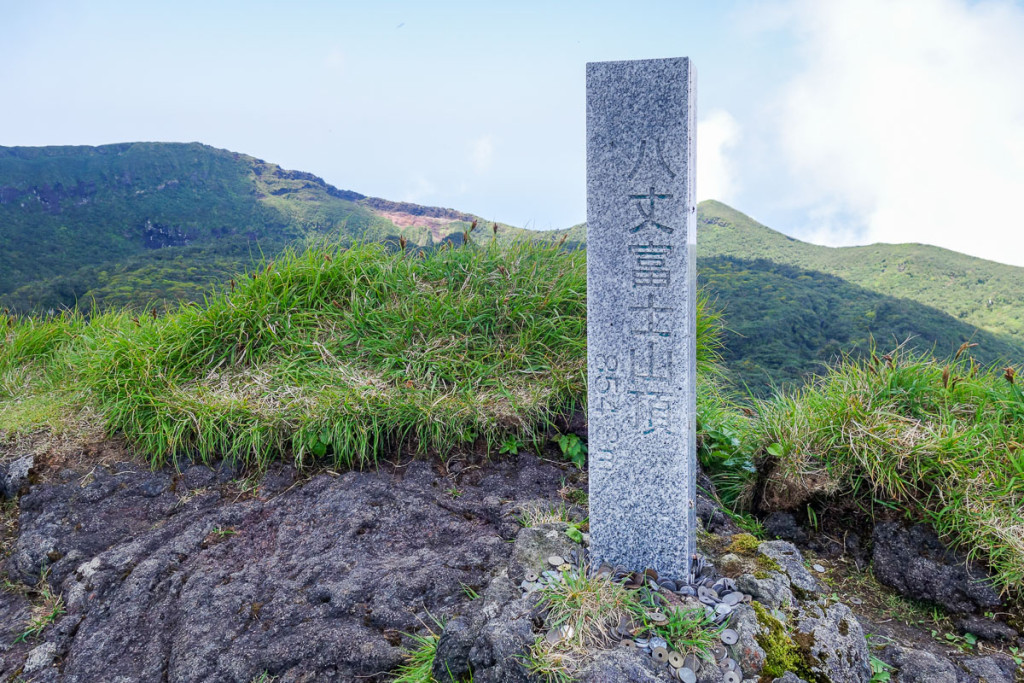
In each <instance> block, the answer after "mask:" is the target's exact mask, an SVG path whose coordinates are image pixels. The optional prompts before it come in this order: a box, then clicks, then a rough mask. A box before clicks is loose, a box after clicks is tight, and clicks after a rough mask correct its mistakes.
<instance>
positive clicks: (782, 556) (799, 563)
mask: <svg viewBox="0 0 1024 683" xmlns="http://www.w3.org/2000/svg"><path fill="white" fill-rule="evenodd" d="M757 552H758V554H759V555H764V556H765V557H768V558H769V559H771V560H773V561H774V562H775V563H776V564H778V565H779V567H780V568H781V569H782V571H783V572H784V573H785V574H786V576H788V577H789V582H790V585H792V587H793V590H794V592H795V593H796V597H798V598H801V599H803V598H804V597H805V596H811V597H813V594H815V593H817V592H818V591H819V590H821V587H820V586H819V585H818V581H817V580H816V579H815V578H814V577H813V576H811V573H810V572H809V571H807V567H805V566H804V556H803V555H801V554H800V551H799V550H797V548H796V546H795V545H793V544H792V543H790V542H788V541H766V542H764V543H762V544H761V545H759V546H758V547H757Z"/></svg>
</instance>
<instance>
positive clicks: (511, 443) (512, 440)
mask: <svg viewBox="0 0 1024 683" xmlns="http://www.w3.org/2000/svg"><path fill="white" fill-rule="evenodd" d="M523 447H524V444H523V442H522V441H520V440H519V439H517V438H516V437H514V436H509V437H506V438H505V439H503V440H502V442H501V446H500V447H499V448H498V452H499V453H502V454H509V455H519V451H520V450H521V449H522V448H523Z"/></svg>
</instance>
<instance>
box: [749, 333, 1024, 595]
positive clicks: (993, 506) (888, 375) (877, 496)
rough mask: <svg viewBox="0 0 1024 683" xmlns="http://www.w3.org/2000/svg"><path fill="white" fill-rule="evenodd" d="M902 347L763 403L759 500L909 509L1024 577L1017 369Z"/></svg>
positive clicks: (1022, 421) (1006, 578) (1009, 577)
mask: <svg viewBox="0 0 1024 683" xmlns="http://www.w3.org/2000/svg"><path fill="white" fill-rule="evenodd" d="M964 351H965V349H964V348H961V352H960V353H959V354H958V355H957V357H956V358H954V359H953V360H952V361H950V362H938V361H935V360H933V359H930V358H927V357H924V356H918V355H913V354H908V353H904V352H902V351H901V350H899V349H898V350H896V351H894V352H893V353H891V354H887V355H886V356H883V357H882V358H878V357H877V356H875V355H872V357H871V358H870V359H867V360H863V361H861V360H853V359H846V360H845V361H844V362H842V363H841V364H840V365H838V366H837V367H836V368H835V369H834V370H833V371H831V372H830V373H828V374H827V375H825V376H824V377H822V378H820V379H819V380H818V381H817V382H816V383H814V384H813V385H811V386H808V387H805V388H804V389H801V390H799V391H796V392H793V393H791V394H788V395H785V396H781V397H777V398H776V399H773V400H771V401H766V402H763V403H761V404H760V406H759V409H760V413H761V415H760V419H759V420H758V421H757V422H755V423H753V425H752V429H753V438H754V441H755V442H756V443H757V444H758V447H759V449H760V453H761V454H762V455H763V457H764V458H765V463H764V465H763V467H764V469H766V470H767V472H766V474H767V478H766V481H765V482H764V483H765V491H764V495H765V496H766V498H767V499H768V501H769V503H770V504H771V505H773V506H787V505H788V506H790V507H796V506H800V505H802V504H804V503H805V502H806V501H808V500H810V499H812V498H814V497H815V496H828V495H839V494H843V495H846V494H850V495H854V496H857V497H860V498H861V499H862V500H865V501H867V502H871V503H874V504H883V505H888V506H890V507H895V508H897V509H903V510H906V512H907V514H908V515H909V516H910V517H912V518H916V519H924V520H927V521H929V522H931V524H932V525H933V526H934V527H935V528H936V530H937V531H938V532H939V533H940V534H942V535H944V536H945V537H946V538H947V539H949V540H950V541H952V542H953V543H954V544H955V545H958V546H960V547H962V548H964V549H966V550H967V551H968V552H969V553H970V554H971V555H972V556H974V557H978V558H980V559H983V560H984V561H985V562H987V563H988V564H989V566H990V567H992V569H993V570H995V572H996V576H997V578H998V580H999V582H1000V583H1001V584H1002V585H1003V586H1004V587H1011V586H1016V587H1018V588H1019V587H1020V585H1021V582H1022V581H1024V393H1022V391H1021V386H1020V377H1015V376H1014V373H1013V371H1012V370H1010V369H1006V370H997V369H990V370H982V369H980V368H978V366H976V365H975V363H974V361H973V360H972V359H971V358H969V357H968V355H967V354H965V353H963V352H964Z"/></svg>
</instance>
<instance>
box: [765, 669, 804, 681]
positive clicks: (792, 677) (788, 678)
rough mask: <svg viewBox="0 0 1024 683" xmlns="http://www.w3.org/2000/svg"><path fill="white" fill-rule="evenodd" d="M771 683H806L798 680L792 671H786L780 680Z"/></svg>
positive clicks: (800, 679)
mask: <svg viewBox="0 0 1024 683" xmlns="http://www.w3.org/2000/svg"><path fill="white" fill-rule="evenodd" d="M772 683H807V681H805V680H804V679H802V678H800V677H799V676H797V675H796V674H795V673H793V672H792V671H787V672H786V673H785V674H783V675H782V676H781V677H780V678H776V679H775V680H773V681H772Z"/></svg>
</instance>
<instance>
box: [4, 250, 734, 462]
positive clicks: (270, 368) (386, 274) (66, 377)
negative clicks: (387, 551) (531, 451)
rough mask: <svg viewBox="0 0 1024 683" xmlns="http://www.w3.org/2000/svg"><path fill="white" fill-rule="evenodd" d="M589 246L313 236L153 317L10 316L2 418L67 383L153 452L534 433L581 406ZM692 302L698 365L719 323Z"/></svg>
mask: <svg viewBox="0 0 1024 683" xmlns="http://www.w3.org/2000/svg"><path fill="white" fill-rule="evenodd" d="M585 258H586V256H585V253H584V252H579V251H576V252H567V251H563V250H560V249H558V247H557V245H555V244H550V243H538V242H536V241H534V242H520V243H514V244H512V245H509V246H504V247H500V246H498V245H497V244H496V243H492V244H489V245H487V246H486V247H478V246H475V245H468V246H463V247H459V248H454V249H450V248H449V249H441V250H438V251H435V252H433V253H431V254H423V253H418V254H415V255H414V254H406V253H404V252H403V251H401V250H394V249H388V248H386V247H384V246H382V245H379V244H362V245H356V246H354V247H352V248H347V249H341V248H335V249H329V248H323V247H320V248H311V249H308V250H306V251H304V252H302V253H295V252H289V253H286V254H285V255H283V256H282V257H280V258H279V259H277V260H276V261H275V262H273V263H270V264H266V265H265V266H263V267H262V268H260V269H259V270H258V272H255V273H253V274H252V275H251V276H250V277H247V278H244V279H239V280H238V281H237V282H235V281H232V282H230V283H229V284H228V285H227V286H226V287H224V288H223V291H221V292H219V293H216V294H214V295H211V296H210V298H209V299H208V300H207V301H206V302H205V303H204V304H203V305H201V306H200V305H185V306H182V307H181V308H180V309H179V310H177V311H175V312H172V313H169V314H166V315H163V316H155V315H154V316H150V315H148V314H146V315H140V316H137V317H136V316H133V315H131V314H130V313H127V312H120V313H108V314H103V315H94V316H92V317H91V318H88V319H87V318H86V317H83V316H79V315H71V314H67V315H63V316H59V317H58V318H55V319H49V320H31V319H29V320H19V321H14V320H13V319H11V320H7V321H6V322H7V324H8V326H9V328H11V330H12V331H9V332H8V344H7V345H6V346H5V350H4V352H3V355H0V391H3V392H5V393H3V394H0V401H3V400H4V399H5V398H10V399H12V400H10V401H7V402H6V403H5V404H2V405H0V430H3V429H5V428H6V429H8V430H11V429H15V428H17V429H25V428H31V427H33V426H36V425H34V424H33V420H38V419H39V416H38V415H36V414H35V413H28V414H26V413H25V411H24V410H20V412H19V411H18V410H16V409H14V408H13V407H12V404H15V403H17V404H20V405H23V404H24V402H25V401H26V400H27V401H28V402H29V403H32V402H33V401H41V402H43V403H45V404H49V405H52V404H53V403H54V401H55V396H56V395H62V396H65V397H66V395H67V392H69V391H71V390H72V389H74V390H76V391H78V392H79V393H78V394H76V397H77V398H78V399H80V400H83V401H89V402H91V404H92V405H94V406H95V408H96V409H97V410H98V411H99V413H100V414H101V415H102V416H103V418H104V420H105V423H106V426H107V428H108V430H109V431H111V432H115V431H119V432H122V433H123V434H124V435H125V436H126V437H127V438H128V439H129V440H130V441H131V442H132V443H133V444H135V445H136V446H137V447H138V448H139V450H140V451H141V452H142V453H144V454H145V455H146V456H147V457H148V458H149V459H150V460H151V461H152V463H153V464H154V465H160V464H162V463H164V462H166V461H167V460H168V459H169V458H171V457H172V456H175V455H188V456H191V457H198V458H199V459H202V460H211V459H214V458H219V457H233V458H236V459H239V460H241V461H243V462H245V463H249V464H254V465H257V466H263V465H266V464H267V462H269V461H270V460H271V459H273V458H276V457H282V456H284V457H293V458H295V460H296V461H297V462H299V463H301V462H303V461H304V460H306V459H307V458H308V457H309V456H311V455H312V456H317V457H323V456H326V457H329V458H330V459H331V460H332V461H333V462H334V463H335V464H337V465H339V466H346V467H350V466H360V465H363V464H366V463H372V462H373V461H374V460H375V459H376V458H377V457H379V456H380V455H381V454H382V453H388V452H389V451H390V450H391V449H394V448H397V447H398V446H399V445H401V444H409V443H411V444H412V445H413V446H415V447H417V448H419V449H420V450H424V451H437V452H439V453H445V452H446V451H448V450H450V449H451V448H453V447H455V446H457V445H459V444H461V443H466V442H470V441H475V440H477V439H482V440H483V442H484V443H485V444H486V445H487V446H488V447H491V446H493V445H495V444H496V443H498V442H499V441H500V440H501V439H504V438H507V437H509V436H514V437H516V438H517V439H520V440H522V441H531V440H534V439H536V438H537V437H538V435H539V434H540V433H541V432H542V431H543V430H544V429H545V428H546V427H547V426H548V425H549V424H550V422H551V420H552V419H553V418H554V417H555V416H556V415H557V414H558V413H560V412H568V411H571V410H573V409H577V408H579V409H583V408H585V403H586V262H585ZM705 305H706V302H705V301H704V300H703V299H702V300H701V302H700V309H701V315H700V316H699V318H698V328H699V330H698V346H699V349H700V350H699V360H700V363H701V367H702V368H706V367H708V364H709V362H710V361H711V360H712V357H713V354H714V350H715V348H714V344H715V341H714V340H715V335H714V333H713V330H715V329H717V327H716V325H717V322H716V320H715V319H714V317H713V316H706V315H705V314H704V308H705ZM19 373H29V374H32V378H31V381H28V380H27V379H26V378H25V377H22V376H21V375H19ZM23 380H26V381H23ZM44 421H45V420H44Z"/></svg>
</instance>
